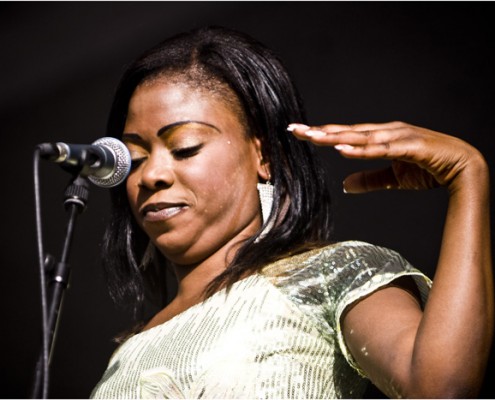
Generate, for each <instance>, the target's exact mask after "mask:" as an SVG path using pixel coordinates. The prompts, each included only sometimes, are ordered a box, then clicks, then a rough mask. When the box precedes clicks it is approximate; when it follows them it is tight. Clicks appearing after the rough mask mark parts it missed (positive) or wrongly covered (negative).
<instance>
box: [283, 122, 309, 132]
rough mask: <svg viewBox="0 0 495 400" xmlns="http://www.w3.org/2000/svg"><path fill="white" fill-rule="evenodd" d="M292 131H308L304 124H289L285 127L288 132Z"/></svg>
mask: <svg viewBox="0 0 495 400" xmlns="http://www.w3.org/2000/svg"><path fill="white" fill-rule="evenodd" d="M294 129H309V126H308V125H304V124H289V126H288V127H287V130H288V131H289V132H292V131H293V130H294Z"/></svg>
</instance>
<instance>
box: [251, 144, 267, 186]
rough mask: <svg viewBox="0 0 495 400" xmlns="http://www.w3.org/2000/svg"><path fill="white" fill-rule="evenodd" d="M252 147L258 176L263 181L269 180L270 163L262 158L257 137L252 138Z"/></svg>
mask: <svg viewBox="0 0 495 400" xmlns="http://www.w3.org/2000/svg"><path fill="white" fill-rule="evenodd" d="M253 144H254V149H255V151H256V159H257V165H258V176H259V177H260V179H261V180H263V181H269V180H270V178H271V172H270V163H269V162H268V161H266V160H265V159H264V158H263V152H262V146H261V140H260V139H259V138H257V137H255V138H254V139H253Z"/></svg>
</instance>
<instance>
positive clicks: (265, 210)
mask: <svg viewBox="0 0 495 400" xmlns="http://www.w3.org/2000/svg"><path fill="white" fill-rule="evenodd" d="M262 162H263V160H262ZM267 175H268V179H267V181H266V183H258V184H257V185H256V187H257V189H258V195H259V198H260V204H261V216H262V217H263V225H266V223H267V221H268V218H269V217H270V214H271V212H272V207H273V192H274V187H273V185H272V184H271V183H270V178H271V176H270V172H269V171H267ZM272 226H273V221H272V222H271V223H270V224H268V225H266V226H265V229H263V232H261V234H260V236H259V237H258V238H259V239H261V238H262V237H263V236H265V235H266V234H267V233H268V232H269V231H270V229H272Z"/></svg>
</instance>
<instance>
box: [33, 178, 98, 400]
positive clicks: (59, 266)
mask: <svg viewBox="0 0 495 400" xmlns="http://www.w3.org/2000/svg"><path fill="white" fill-rule="evenodd" d="M88 197H89V181H88V179H87V178H86V177H84V176H82V175H78V176H76V177H75V178H73V180H72V181H71V182H70V184H69V185H68V186H67V189H66V190H65V200H64V206H65V209H66V210H67V212H68V214H69V220H68V223H67V227H66V236H65V241H64V246H63V249H62V255H61V257H60V261H59V262H56V263H55V261H51V262H50V261H48V263H47V262H45V269H46V270H45V274H47V277H48V279H47V281H48V282H49V295H48V315H47V319H48V354H49V360H50V359H51V355H52V351H53V347H54V339H55V336H56V330H57V325H58V321H59V316H60V311H61V309H62V301H63V296H64V291H65V289H66V288H67V286H68V283H69V276H70V265H69V263H68V259H69V252H70V249H71V244H72V238H73V235H74V228H75V224H76V218H77V215H78V214H80V213H82V212H83V211H84V210H85V209H86V205H87V202H88ZM53 264H54V265H53ZM49 362H50V361H49ZM42 365H43V352H42V351H41V352H40V357H39V358H38V362H37V364H36V372H35V380H34V384H33V390H32V397H31V398H41V397H42V393H40V390H41V386H42V385H41V381H42V378H43V369H42ZM46 391H47V392H48V390H46Z"/></svg>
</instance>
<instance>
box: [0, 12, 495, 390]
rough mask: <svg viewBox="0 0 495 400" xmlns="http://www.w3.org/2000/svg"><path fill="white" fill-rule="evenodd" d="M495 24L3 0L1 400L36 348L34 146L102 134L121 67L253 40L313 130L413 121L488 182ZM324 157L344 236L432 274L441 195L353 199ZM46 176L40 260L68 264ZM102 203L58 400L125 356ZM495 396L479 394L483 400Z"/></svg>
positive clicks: (354, 166)
mask: <svg viewBox="0 0 495 400" xmlns="http://www.w3.org/2000/svg"><path fill="white" fill-rule="evenodd" d="M494 16H495V14H494V7H493V5H492V4H491V3H487V2H469V3H462V2H454V3H449V2H439V3H430V2H421V3H408V2H404V3H393V2H385V3H374V2H364V3H356V2H352V3H346V2H335V3H334V2H315V3H312V2H301V3H298V2H274V3H268V2H257V3H251V2H235V3H230V2H218V3H216V2H199V3H195V2H178V3H173V2H151V3H147V2H140V3H133V2H122V3H120V2H106V3H98V2H97V3H94V2H87V3H86V2H83V3H75V2H74V3H73V2H68V3H65V2H54V3H43V2H35V3H24V2H20V3H5V2H2V3H1V5H0V51H1V56H0V60H1V61H0V71H1V73H0V79H1V82H0V128H1V140H2V144H3V146H2V147H3V149H4V150H3V152H2V153H3V154H2V157H1V163H2V167H1V176H2V196H1V198H2V207H1V208H0V209H1V213H2V215H1V224H2V228H1V242H0V243H1V245H2V252H1V257H2V258H1V266H2V268H3V272H2V275H3V276H2V279H1V280H0V285H1V286H0V288H1V294H2V301H1V303H0V304H1V307H2V309H1V316H2V320H3V324H2V329H1V339H2V341H1V343H2V345H3V346H2V356H1V360H2V363H1V373H0V380H1V382H2V384H1V386H0V387H1V389H0V391H1V392H0V394H1V396H2V397H8V398H17V397H21V398H22V397H27V396H29V388H30V385H31V377H32V372H33V369H34V363H35V358H36V356H37V353H38V349H39V338H40V306H39V283H38V271H37V266H36V265H37V264H36V241H35V233H34V232H35V231H34V227H35V225H34V202H33V173H32V154H33V149H34V146H35V145H36V144H37V143H40V142H50V141H64V142H72V143H90V142H92V141H94V140H95V139H97V138H99V137H102V136H105V123H106V115H107V112H108V110H109V106H110V102H111V99H112V94H113V91H114V87H115V85H116V83H117V81H118V79H119V76H120V73H121V72H122V69H123V66H124V64H125V63H127V62H128V61H129V60H131V59H132V58H133V57H134V56H136V55H137V54H138V53H140V52H141V51H142V50H143V49H145V48H147V47H149V46H151V45H153V44H155V43H156V42H158V41H160V40H162V39H163V38H165V37H167V36H169V35H171V34H174V33H177V32H179V31H183V30H185V29H189V28H192V27H196V26H200V25H205V24H216V25H224V26H228V27H233V28H237V29H240V30H243V31H246V32H248V33H250V34H252V35H254V36H255V37H256V38H258V39H259V40H261V41H263V42H265V43H266V44H267V45H269V46H270V47H272V48H274V49H275V50H276V51H277V52H278V53H279V54H280V55H281V56H282V58H283V59H284V60H285V61H286V63H287V66H288V67H289V69H290V70H291V71H292V73H293V75H294V78H295V80H296V82H297V84H298V85H299V87H300V89H301V92H302V94H303V96H304V98H305V100H306V105H307V110H308V113H309V116H310V119H311V121H312V122H313V123H316V124H318V123H325V122H337V123H357V122H384V121H390V120H404V121H407V122H410V123H413V124H416V125H421V126H426V127H429V128H432V129H435V130H439V131H442V132H446V133H450V134H453V135H457V136H459V137H461V138H463V139H465V140H467V141H469V142H471V143H472V144H474V145H475V146H477V147H478V148H479V149H480V150H481V151H482V152H483V153H484V154H485V156H486V157H487V159H488V161H489V163H490V166H491V168H492V170H493V164H494V154H495V153H494V140H493V139H492V137H491V135H492V134H493V133H492V131H493V128H492V126H493V123H492V119H493V116H494V112H493V111H494V105H495V102H494V93H495V92H494V89H495V87H494V86H495V85H494V83H495V80H494V77H493V73H494V71H495V54H494V43H495V42H494V41H493V39H492V38H493V34H494V30H495V25H494V24H493V18H494ZM322 155H323V157H324V159H325V162H326V166H327V169H328V171H329V185H331V187H332V189H333V191H334V205H335V221H336V236H337V238H339V239H349V238H352V239H359V240H366V241H370V242H373V243H376V244H379V245H384V246H388V247H392V248H394V249H397V250H398V251H400V252H401V253H402V254H403V255H404V256H405V257H406V258H407V259H409V260H410V261H411V262H412V263H413V264H414V265H416V266H417V267H419V268H420V269H422V270H424V271H425V272H426V273H428V274H429V275H430V276H431V275H432V274H433V272H434V266H435V262H436V258H437V255H438V248H439V243H440V239H441V231H442V225H443V218H444V215H445V204H446V196H445V193H444V192H443V191H442V190H434V191H430V192H419V193H411V192H409V193H405V192H401V193H391V192H387V193H374V194H367V195H361V196H352V195H344V194H343V193H341V190H340V182H341V181H342V179H343V178H344V177H345V176H346V174H348V173H350V172H352V171H355V170H358V169H359V168H361V167H363V165H364V164H363V163H362V162H360V161H350V160H342V159H340V158H339V157H338V156H337V154H336V152H334V151H332V150H330V149H327V150H326V151H325V152H324V153H323V154H322ZM373 164H377V165H378V164H380V163H378V162H377V163H371V165H372V166H373ZM380 165H381V164H380ZM41 179H42V180H41V188H42V206H43V221H44V234H45V248H46V250H47V251H48V252H50V253H52V254H54V255H56V256H57V257H59V256H60V250H61V246H62V239H63V237H64V229H65V223H66V219H67V218H66V214H65V211H64V208H63V205H62V202H63V191H64V188H65V186H66V184H67V183H68V179H69V176H68V175H67V174H66V173H65V172H64V171H62V170H61V169H60V168H59V167H58V166H55V165H51V164H48V163H44V164H42V165H41ZM107 195H108V193H107V191H106V190H104V189H100V188H96V187H94V188H93V189H92V190H91V196H90V202H89V206H88V209H87V210H86V212H85V213H84V214H83V215H82V216H81V217H80V218H79V221H78V224H77V230H76V235H75V239H74V240H75V242H74V246H73V250H72V253H71V264H72V269H73V272H72V277H71V286H70V289H69V291H68V292H67V294H66V298H65V303H64V308H63V313H62V319H61V322H60V327H59V332H58V339H57V342H56V348H55V353H54V356H53V363H52V387H51V396H52V397H59V398H60V397H62V398H81V397H82V398H84V397H88V395H89V393H90V391H91V389H92V387H93V386H94V384H95V383H96V382H97V380H98V379H99V377H100V376H101V374H102V372H103V370H104V368H105V366H106V363H107V361H108V358H109V356H110V355H111V353H112V351H113V349H114V347H115V345H114V344H113V343H112V341H111V338H112V337H113V336H114V335H115V334H117V333H118V332H119V331H121V330H122V329H124V328H125V327H126V326H127V324H128V323H129V321H130V318H129V315H128V314H127V313H126V312H124V311H121V310H118V309H116V308H115V307H114V306H113V305H112V303H111V301H110V299H109V297H108V295H107V292H106V289H105V284H104V282H103V278H102V274H101V267H100V264H99V246H100V238H101V236H102V232H103V229H104V223H105V219H106V217H107V213H108V208H109V205H108V198H107ZM459 245H462V243H460V244H459ZM452 268H453V273H455V265H453V266H452ZM473 329H476V327H473ZM492 360H493V358H492ZM491 366H493V361H492V363H491ZM370 396H379V394H378V393H376V392H371V394H370ZM494 396H495V392H494V391H493V389H492V390H490V389H489V388H488V387H485V389H484V391H483V392H482V396H481V397H494Z"/></svg>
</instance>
